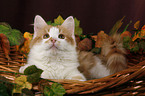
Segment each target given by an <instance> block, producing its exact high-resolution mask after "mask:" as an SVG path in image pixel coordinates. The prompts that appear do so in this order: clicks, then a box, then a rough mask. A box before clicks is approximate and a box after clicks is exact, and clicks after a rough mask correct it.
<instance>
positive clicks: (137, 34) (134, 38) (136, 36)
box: [132, 32, 140, 41]
mask: <svg viewBox="0 0 145 96" xmlns="http://www.w3.org/2000/svg"><path fill="white" fill-rule="evenodd" d="M139 34H140V32H138V33H134V37H133V38H132V41H135V40H136V39H137V38H139Z"/></svg>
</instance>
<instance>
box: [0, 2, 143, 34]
mask: <svg viewBox="0 0 145 96" xmlns="http://www.w3.org/2000/svg"><path fill="white" fill-rule="evenodd" d="M37 14H39V15H41V16H42V17H43V18H44V19H45V20H46V21H49V20H53V19H54V18H56V17H57V16H58V15H61V16H62V17H63V18H66V17H68V16H70V15H73V16H74V17H77V19H79V20H80V21H81V27H82V28H83V30H84V32H83V33H84V34H90V33H93V34H97V32H99V31H100V30H104V31H105V32H106V33H108V32H109V31H110V29H111V28H112V26H113V25H114V23H115V22H116V21H117V20H119V19H121V18H122V17H123V16H126V17H125V19H124V20H123V22H124V24H123V26H122V27H121V29H123V28H124V26H125V25H126V24H127V23H129V21H130V20H132V21H133V23H135V22H136V21H137V20H140V21H141V25H143V24H145V0H1V2H0V21H3V22H8V23H9V24H10V25H11V26H12V27H13V28H16V29H19V30H21V31H22V32H25V31H29V32H33V26H32V25H31V24H32V23H33V19H34V16H35V15H37ZM133 23H132V25H131V27H133ZM131 27H130V28H129V29H132V28H131Z"/></svg>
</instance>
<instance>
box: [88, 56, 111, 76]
mask: <svg viewBox="0 0 145 96" xmlns="http://www.w3.org/2000/svg"><path fill="white" fill-rule="evenodd" d="M95 59H96V64H95V66H94V67H92V69H91V70H90V73H91V76H92V77H91V78H102V77H105V76H108V75H110V71H109V70H108V69H107V68H106V67H105V66H104V65H103V64H102V62H101V60H100V58H98V57H96V58H95Z"/></svg>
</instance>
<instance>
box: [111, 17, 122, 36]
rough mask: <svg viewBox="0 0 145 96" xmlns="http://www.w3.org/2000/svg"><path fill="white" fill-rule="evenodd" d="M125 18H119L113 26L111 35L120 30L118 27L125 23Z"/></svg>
mask: <svg viewBox="0 0 145 96" xmlns="http://www.w3.org/2000/svg"><path fill="white" fill-rule="evenodd" d="M123 19H124V17H123V18H121V19H120V20H118V21H117V22H116V23H115V24H114V26H113V28H112V29H111V30H110V32H109V35H110V36H111V35H114V34H115V33H117V31H118V29H119V28H120V27H121V25H122V24H123V22H122V20H123Z"/></svg>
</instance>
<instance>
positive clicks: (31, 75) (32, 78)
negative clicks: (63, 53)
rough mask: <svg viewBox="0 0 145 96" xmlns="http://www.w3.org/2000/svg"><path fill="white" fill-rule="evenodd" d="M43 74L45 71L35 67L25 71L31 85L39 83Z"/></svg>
mask: <svg viewBox="0 0 145 96" xmlns="http://www.w3.org/2000/svg"><path fill="white" fill-rule="evenodd" d="M42 72H43V70H41V69H38V68H37V67H36V66H35V65H32V66H29V67H27V68H26V69H25V70H24V74H25V75H27V80H28V82H30V83H36V82H39V80H40V76H41V74H42Z"/></svg>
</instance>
